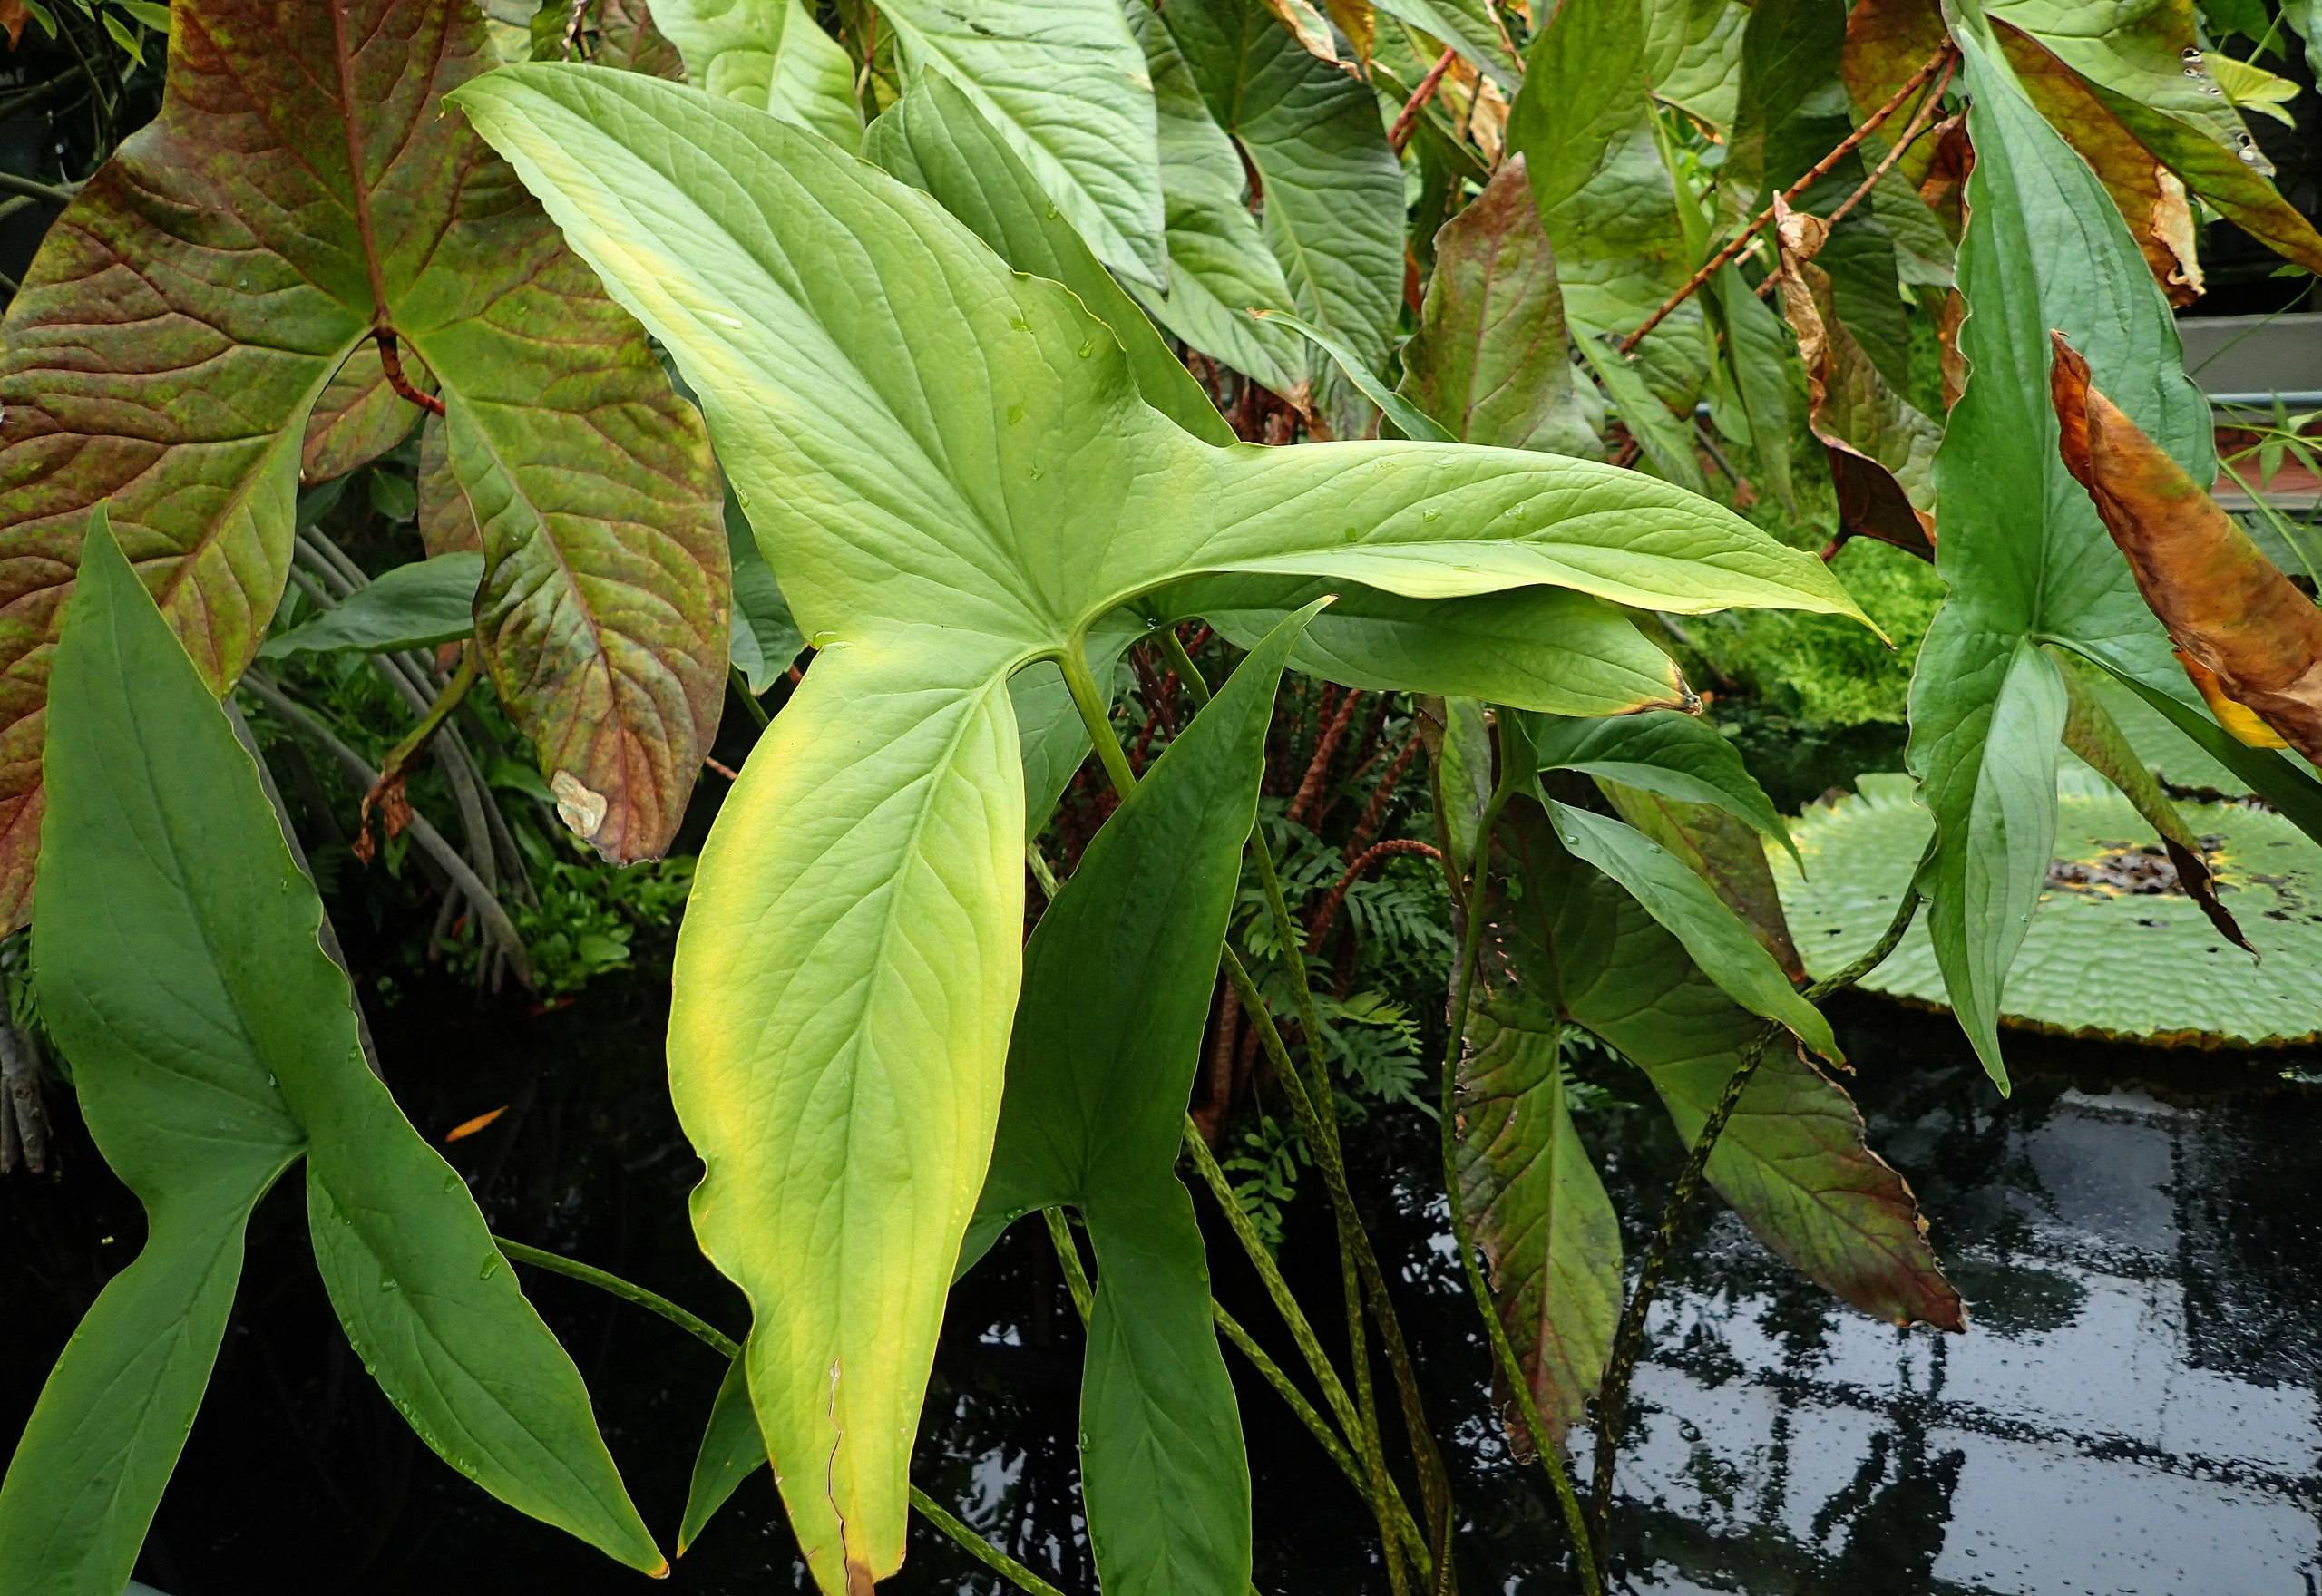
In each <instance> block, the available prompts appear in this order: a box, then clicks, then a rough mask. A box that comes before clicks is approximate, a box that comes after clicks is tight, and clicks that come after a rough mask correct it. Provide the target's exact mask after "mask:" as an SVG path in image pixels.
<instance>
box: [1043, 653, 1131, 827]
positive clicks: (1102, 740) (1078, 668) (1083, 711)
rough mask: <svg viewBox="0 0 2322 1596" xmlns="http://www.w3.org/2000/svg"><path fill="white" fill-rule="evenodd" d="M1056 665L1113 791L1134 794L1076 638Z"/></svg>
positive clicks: (1124, 759)
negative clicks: (1060, 670) (1060, 671)
mask: <svg viewBox="0 0 2322 1596" xmlns="http://www.w3.org/2000/svg"><path fill="white" fill-rule="evenodd" d="M1057 664H1058V665H1059V667H1062V669H1063V671H1064V685H1065V687H1066V689H1067V690H1068V691H1069V692H1070V693H1071V695H1072V706H1073V707H1074V708H1075V709H1078V711H1079V712H1080V724H1081V725H1083V726H1085V727H1087V728H1088V740H1089V741H1090V742H1091V743H1093V744H1096V745H1097V758H1098V761H1099V762H1101V763H1102V764H1103V765H1104V767H1105V774H1106V775H1107V776H1108V777H1110V778H1111V779H1112V783H1113V791H1114V792H1115V793H1118V794H1119V795H1120V796H1121V797H1123V798H1124V799H1125V798H1127V796H1128V795H1129V794H1130V793H1134V792H1135V791H1137V773H1136V772H1135V771H1133V770H1131V769H1130V768H1129V764H1128V754H1127V753H1126V752H1125V751H1124V750H1123V749H1122V747H1121V740H1120V739H1119V738H1118V737H1117V736H1115V735H1113V717H1112V713H1111V711H1109V710H1108V709H1107V707H1106V705H1107V697H1106V696H1105V695H1104V694H1103V693H1102V692H1100V691H1098V686H1097V678H1096V677H1095V676H1091V675H1089V673H1088V650H1086V649H1085V648H1083V647H1081V646H1080V643H1079V641H1078V639H1077V638H1076V639H1075V640H1074V642H1073V645H1072V647H1069V648H1067V649H1066V650H1065V651H1064V652H1063V653H1062V654H1061V655H1059V656H1058V657H1057Z"/></svg>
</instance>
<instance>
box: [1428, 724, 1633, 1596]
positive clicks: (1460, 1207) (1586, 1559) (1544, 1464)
mask: <svg viewBox="0 0 2322 1596" xmlns="http://www.w3.org/2000/svg"><path fill="white" fill-rule="evenodd" d="M1500 769H1501V775H1500V782H1499V784H1498V786H1497V787H1496V788H1495V789H1494V790H1493V792H1492V794H1491V797H1490V799H1489V800H1488V801H1487V802H1486V803H1485V804H1484V813H1483V818H1482V821H1481V822H1480V823H1479V824H1478V827H1477V828H1476V858H1475V866H1474V869H1473V871H1471V872H1470V874H1469V878H1468V891H1467V925H1466V928H1465V930H1464V932H1463V934H1462V935H1461V937H1460V939H1459V965H1458V967H1457V968H1456V969H1455V970H1454V972H1453V975H1452V988H1451V1013H1450V1033H1451V1034H1450V1036H1449V1039H1448V1040H1447V1041H1446V1042H1445V1043H1444V1046H1443V1087H1442V1093H1443V1095H1442V1104H1441V1112H1440V1114H1439V1115H1438V1118H1439V1122H1440V1125H1441V1131H1442V1147H1443V1191H1444V1195H1445V1197H1446V1198H1447V1200H1448V1201H1449V1204H1450V1212H1451V1240H1452V1244H1453V1245H1454V1246H1455V1247H1457V1248H1458V1249H1459V1263H1460V1267H1461V1268H1462V1269H1463V1270H1465V1271H1466V1273H1467V1277H1468V1292H1469V1294H1470V1295H1472V1296H1473V1297H1474V1298H1475V1301H1476V1311H1477V1313H1478V1315H1480V1316H1481V1317H1482V1319H1483V1321H1484V1337H1485V1339H1487V1340H1488V1341H1489V1342H1490V1343H1491V1350H1492V1358H1493V1360H1494V1361H1495V1362H1496V1363H1497V1364H1498V1367H1499V1377H1500V1383H1501V1384H1502V1385H1504V1386H1506V1387H1507V1390H1508V1394H1509V1396H1511V1397H1512V1398H1513V1400H1514V1401H1515V1403H1516V1409H1517V1414H1518V1415H1520V1416H1522V1418H1523V1420H1524V1425H1525V1428H1526V1430H1527V1433H1528V1434H1529V1435H1531V1437H1532V1449H1533V1451H1534V1453H1535V1454H1537V1455H1538V1457H1539V1460H1540V1468H1541V1470H1542V1472H1543V1473H1545V1474H1546V1475H1547V1476H1548V1485H1549V1488H1550V1489H1551V1490H1552V1491H1553V1492H1554V1493H1555V1494H1556V1505H1557V1507H1558V1508H1559V1509H1560V1510H1561V1511H1562V1513H1564V1522H1565V1529H1566V1532H1567V1533H1569V1534H1570V1535H1571V1537H1572V1550H1573V1557H1574V1560H1575V1561H1576V1562H1577V1563H1578V1564H1579V1567H1580V1585H1581V1589H1582V1591H1585V1593H1586V1596H1602V1593H1603V1591H1604V1589H1605V1582H1604V1578H1603V1576H1602V1574H1601V1573H1600V1572H1598V1569H1597V1564H1596V1553H1595V1545H1594V1543H1593V1542H1591V1540H1590V1538H1589V1533H1588V1521H1587V1519H1586V1517H1585V1515H1584V1514H1583V1513H1582V1511H1581V1505H1580V1495H1579V1493H1578V1492H1576V1490H1574V1489H1573V1484H1572V1471H1571V1470H1570V1469H1568V1468H1566V1466H1565V1459H1564V1449H1563V1446H1562V1445H1561V1444H1560V1443H1559V1442H1558V1441H1557V1439H1556V1435H1555V1433H1554V1432H1553V1431H1551V1430H1550V1429H1549V1428H1548V1426H1547V1425H1546V1422H1545V1421H1544V1420H1543V1419H1542V1418H1541V1416H1540V1406H1539V1403H1538V1402H1537V1399H1535V1397H1534V1396H1533V1395H1532V1382H1531V1380H1530V1379H1529V1378H1528V1377H1527V1376H1526V1374H1525V1372H1524V1366H1523V1363H1522V1362H1521V1361H1520V1360H1519V1359H1518V1358H1517V1356H1516V1348H1515V1347H1514V1346H1513V1345H1511V1344H1510V1343H1509V1341H1508V1338H1507V1326H1506V1325H1504V1324H1502V1323H1501V1322H1500V1319H1499V1309H1498V1305H1497V1304H1495V1303H1494V1302H1493V1301H1492V1295H1491V1282H1490V1281H1489V1280H1487V1279H1485V1277H1484V1268H1483V1262H1482V1259H1481V1257H1480V1255H1479V1253H1478V1249H1477V1247H1476V1244H1475V1231H1474V1227H1473V1226H1472V1225H1471V1224H1470V1223H1469V1222H1468V1203H1467V1196H1466V1193H1465V1192H1463V1191H1462V1190H1461V1189H1460V1185H1459V1062H1460V1060H1461V1058H1462V1057H1464V1056H1466V1053H1467V1036H1468V1015H1469V1013H1470V1011H1471V1010H1472V1008H1473V1007H1474V1004H1475V989H1476V967H1477V964H1478V961H1479V960H1480V959H1482V956H1483V935H1484V921H1485V920H1486V919H1487V918H1488V916H1487V914H1486V912H1485V911H1486V901H1485V893H1486V888H1487V886H1488V880H1487V878H1488V873H1489V871H1490V869H1491V832H1492V826H1493V824H1494V823H1495V822H1497V821H1498V819H1499V813H1500V811H1501V810H1502V809H1504V808H1506V807H1507V800H1508V799H1509V798H1510V797H1511V796H1513V795H1514V793H1515V785H1514V783H1512V782H1511V780H1510V779H1509V778H1510V775H1511V774H1512V772H1511V762H1509V761H1507V760H1506V759H1503V760H1502V761H1501V762H1500Z"/></svg>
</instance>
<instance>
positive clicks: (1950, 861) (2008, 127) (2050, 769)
mask: <svg viewBox="0 0 2322 1596" xmlns="http://www.w3.org/2000/svg"><path fill="white" fill-rule="evenodd" d="M1972 4H1973V0H1966V4H1965V5H1963V6H1962V7H1961V9H1960V10H1959V11H1958V12H1956V14H1955V15H1954V22H1953V34H1954V36H1955V37H1956V40H1957V41H1958V44H1959V46H1960V49H1961V52H1962V57H1963V60H1962V69H1963V71H1964V73H1965V74H1966V82H1967V86H1968V89H1969V92H1971V94H1972V96H1973V108H1972V110H1971V111H1970V112H1969V121H1968V127H1969V130H1970V131H1971V133H1972V134H1973V136H1974V139H1975V145H1976V167H1975V172H1974V175H1973V176H1972V177H1971V178H1970V180H1969V182H1968V189H1967V209H1968V216H1969V223H1968V228H1967V232H1966V238H1964V239H1963V241H1962V244H1961V248H1960V256H1959V287H1960V292H1961V294H1962V295H1963V296H1964V297H1965V298H1966V305H1967V316H1966V323H1965V325H1964V326H1963V327H1962V329H1961V332H1960V353H1961V354H1962V355H1964V356H1965V358H1966V363H1967V365H1968V368H1969V370H1970V372H1971V374H1972V375H1970V377H1969V380H1968V383H1967V387H1966V393H1965V394H1963V395H1962V397H1961V398H1960V400H1959V402H1958V404H1956V405H1955V406H1954V407H1953V409H1952V412H1951V417H1950V422H1949V425H1948V428H1947V430H1946V433H1945V436H1944V441H1943V445H1942V448H1941V449H1940V450H1939V451H1938V452H1937V455H1936V465H1935V469H1936V488H1937V516H1938V530H1939V536H1938V539H1937V569H1938V570H1939V571H1941V572H1942V574H1943V577H1944V579H1945V580H1946V583H1947V584H1948V586H1949V589H1950V593H1949V596H1948V599H1946V603H1945V605H1944V608H1942V610H1941V611H1939V612H1938V613H1937V616H1936V619H1935V622H1934V625H1933V626H1932V627H1931V628H1929V629H1928V633H1927V641H1926V643H1925V645H1924V646H1923V648H1922V651H1921V654H1920V657H1919V663H1918V668H1917V672H1916V674H1915V675H1914V676H1913V679H1912V686H1911V744H1910V751H1909V759H1910V765H1911V769H1912V771H1913V773H1914V774H1917V776H1918V777H1919V779H1920V782H1921V783H1922V793H1923V794H1924V796H1925V798H1926V801H1927V806H1928V807H1929V809H1931V810H1932V811H1933V812H1934V813H1935V816H1936V822H1937V849H1936V852H1935V853H1934V855H1933V856H1932V857H1931V859H1930V861H1929V862H1928V866H1927V872H1928V873H1927V879H1926V885H1927V890H1928V896H1929V898H1930V900H1931V902H1930V905H1929V909H1928V916H1929V922H1930V929H1931V930H1932V932H1933V935H1934V939H1935V946H1936V950H1937V956H1938V957H1939V958H1940V959H1942V961H1943V968H1944V973H1945V977H1946V981H1947V983H1948V985H1949V988H1950V992H1951V997H1952V1003H1953V1007H1954V1009H1955V1011H1956V1013H1957V1015H1958V1017H1959V1020H1960V1023H1961V1025H1962V1027H1964V1028H1965V1029H1966V1032H1967V1035H1968V1036H1969V1038H1970V1039H1971V1040H1972V1041H1973V1042H1974V1043H1975V1045H1976V1050H1977V1052H1978V1053H1979V1054H1980V1055H1981V1056H1982V1057H1983V1060H1984V1065H1985V1068H1986V1069H1988V1070H1989V1071H1990V1072H1991V1073H1992V1075H1993V1077H1994V1078H1995V1079H1996V1080H1999V1081H2001V1082H2003V1083H2004V1082H2005V1079H2006V1075H2005V1066H2003V1065H2002V1063H2001V1061H2000V1055H1999V1037H1998V1031H1997V1023H1998V1015H1999V1004H2000V999H2001V992H2002V988H2003V984H2004V982H2005V976H2006V970H2007V966H2008V963H2009V961H2010V960H2011V959H2013V957H2014V955H2015V950H2016V948H2017V947H2018V946H2019V945H2020V944H2021V942H2022V941H2023V938H2024V927H2025V925H2026V924H2027V923H2028V921H2029V920H2030V917H2031V914H2032V911H2033V910H2034V907H2035V905H2036V903H2037V901H2038V898H2039V892H2040V887H2041V883H2042V881H2044V878H2045V874H2046V871H2047V868H2048V859H2049V853H2050V850H2051V847H2052V844H2053V843H2054V836H2055V766H2056V750H2057V740H2058V738H2059V737H2060V736H2061V735H2062V734H2063V725H2064V715H2065V708H2066V704H2065V692H2064V684H2063V678H2062V676H2060V675H2059V674H2058V672H2057V669H2056V666H2055V663H2054V660H2053V659H2051V658H2050V657H2048V656H2047V655H2046V654H2045V653H2044V651H2043V650H2042V649H2041V647H2039V640H2040V639H2042V638H2060V639H2063V640H2065V641H2068V642H2073V643H2074V644H2075V645H2076V646H2079V647H2083V648H2084V649H2086V650H2088V651H2090V652H2092V653H2093V654H2095V655H2096V656H2098V657H2102V658H2103V659H2105V660H2107V661H2109V662H2110V663H2111V664H2112V666H2113V667H2116V668H2118V669H2121V670H2123V671H2125V672H2127V673H2129V674H2130V675H2132V676H2138V677H2140V678H2141V679H2144V680H2148V681H2151V682H2154V683H2156V684H2160V683H2166V682H2171V681H2174V683H2175V684H2176V685H2177V686H2180V687H2181V686H2182V677H2181V673H2179V672H2178V671H2177V670H2176V669H2175V667H2174V666H2173V664H2171V661H2170V659H2169V656H2168V650H2167V647H2166V643H2165V640H2164V639H2163V638H2162V637H2161V632H2160V628H2159V627H2158V626H2157V625H2156V624H2155V623H2154V622H2153V620H2152V618H2151V616H2150V615H2149V614H2147V613H2146V612H2145V609H2144V606H2143V603H2142V600H2141V599H2139V598H2138V596H2137V592H2136V588H2135V585H2134V583H2133V582H2132V580H2131V579H2130V577H2129V573H2128V571H2127V569H2125V568H2124V567H2123V566H2122V562H2121V560H2120V558H2119V556H2118V554H2117V553H2116V552H2115V551H2114V550H2113V549H2112V542H2111V540H2110V539H2108V538H2106V537H2105V536H2104V530H2103V526H2102V522H2101V521H2099V520H2098V518H2097V515H2096V512H2095V510H2094V509H2093V506H2091V505H2090V504H2089V503H2088V501H2087V496H2086V494H2084V493H2083V492H2082V491H2080V489H2079V484H2078V483H2076V482H2073V480H2072V478H2071V476H2070V474H2069V473H2068V472H2065V470H2064V467H2063V460H2062V459H2061V457H2060V456H2059V455H2058V453H2057V443H2056V439H2057V428H2056V420H2055V415H2054V410H2053V408H2052V407H2051V405H2050V404H2049V396H2048V355H2047V348H2046V344H2047V340H2046V338H2045V337H2044V336H2043V335H2044V334H2045V333H2046V332H2047V331H2048V330H2049V329H2051V328H2062V329H2063V330H2064V331H2065V332H2066V333H2067V334H2068V335H2069V336H2071V337H2072V338H2073V341H2074V343H2075V344H2076V345H2078V346H2080V347H2081V348H2083V350H2085V351H2086V352H2087V355H2088V357H2089V361H2090V364H2091V365H2093V367H2094V368H2095V370H2096V371H2097V372H2098V373H2099V374H2100V375H2102V376H2103V377H2104V378H2105V380H2108V381H2111V382H2113V383H2115V384H2118V394H2119V397H2120V399H2121V401H2122V407H2123V409H2124V410H2126V411H2127V412H2128V413H2129V414H2132V415H2135V416H2137V417H2138V418H2139V419H2140V423H2141V424H2142V425H2143V426H2144V427H2145V428H2146V430H2147V431H2148V432H2149V433H2151V434H2152V435H2154V436H2155V437H2157V438H2159V439H2161V441H2162V445H2163V447H2164V448H2166V449H2167V450H2168V451H2169V452H2170V453H2171V454H2173V455H2175V456H2176V457H2177V458H2178V459H2179V460H2180V461H2181V462H2185V463H2186V464H2188V465H2192V466H2197V467H2198V468H2199V469H2200V470H2203V471H2206V470H2208V469H2210V459H2211V455H2210V447H2211V446H2210V418H2209V406H2208V404H2207V402H2206V401H2205V400H2203V398H2202V397H2201V395H2200V392H2199V391H2198V390H2197V389H2195V388H2194V386H2193V384H2191V383H2190V381H2188V380H2187V379H2186V377H2185V375H2184V371H2183V366H2182V361H2181V355H2180V354H2179V349H2178V344H2177V335H2176V328H2175V326H2174V325H2173V324H2172V322H2171V319H2170V315H2169V307H2168V306H2167V304H2166V303H2165V302H2164V301H2163V299H2162V298H2161V293H2160V291H2159V289H2158V288H2157V287H2154V286H2153V284H2152V280H2151V276H2150V274H2148V273H2147V272H2146V270H2145V269H2144V265H2143V261H2142V257H2141V256H2140V255H2139V253H2138V251H2137V248H2136V246H2135V244H2134V243H2133V242H2132V240H2131V239H2130V238H2129V237H2128V233H2127V230H2126V229H2125V228H2124V227H2123V226H2122V222H2121V219H2120V214H2119V212H2118V211H2117V210H2115V209H2113V207H2112V202H2111V200H2110V199H2108V198H2106V197H2105V195H2104V192H2103V190H2102V185H2100V184H2099V183H2098V182H2097V180H2096V178H2095V175H2094V174H2093V172H2091V171H2090V170H2089V169H2088V167H2087V166H2086V165H2085V164H2084V163H2083V162H2082V161H2079V160H2078V159H2077V158H2075V157H2074V156H2073V154H2072V152H2071V151H2070V150H2068V149H2067V148H2066V147H2065V146H2064V143H2063V140H2062V139H2061V138H2060V137H2058V135H2057V134H2056V133H2055V132H2054V131H2053V130H2052V129H2050V128H2049V126H2048V125H2047V123H2046V122H2044V121H2043V120H2042V119H2041V117H2040V115H2039V112H2037V111H2036V110H2034V107H2033V106H2032V104H2031V102H2029V101H2028V100H2027V99H2026V98H2025V97H2024V92H2023V91H2022V89H2021V88H2020V87H2019V86H2018V84H2017V83H2016V81H2015V76H2014V74H2013V73H2011V72H2010V70H2009V68H2008V66H2007V63H2006V62H2005V59H2004V58H2003V57H2002V56H2001V54H2000V52H1999V50H1998V47H1997V45H1996V44H1995V41H1994V39H1993V35H1992V33H1991V29H1990V27H1989V25H1988V24H1986V23H1985V21H1984V19H1983V17H1982V15H1981V14H1980V13H1979V12H1977V11H1975V10H1974V9H1972Z"/></svg>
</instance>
